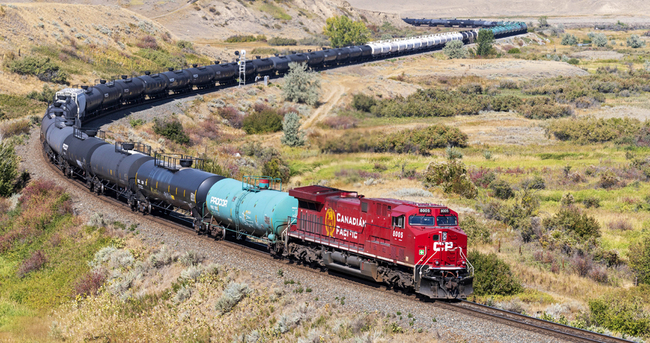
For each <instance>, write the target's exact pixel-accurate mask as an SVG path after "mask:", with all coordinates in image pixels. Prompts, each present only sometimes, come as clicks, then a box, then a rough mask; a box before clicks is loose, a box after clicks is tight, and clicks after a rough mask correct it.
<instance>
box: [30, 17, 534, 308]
mask: <svg viewBox="0 0 650 343" xmlns="http://www.w3.org/2000/svg"><path fill="white" fill-rule="evenodd" d="M488 29H490V30H493V31H494V33H495V36H496V37H504V36H508V35H514V34H520V33H523V32H525V31H526V25H525V24H523V23H515V24H513V25H505V26H494V27H489V28H488ZM477 35H478V30H472V31H465V32H453V33H442V34H435V35H426V36H420V37H414V38H404V39H391V40H386V41H379V42H372V43H369V44H367V45H362V46H353V47H345V48H337V49H324V50H322V51H309V52H307V53H295V54H290V55H287V56H274V57H269V58H256V59H253V60H245V62H244V63H243V65H241V64H238V63H236V62H235V63H223V64H221V63H215V64H213V65H209V66H201V67H199V66H197V65H194V66H192V68H188V69H182V70H173V69H169V70H168V71H166V72H162V73H157V74H151V73H148V72H147V73H145V75H142V76H138V77H132V78H128V77H122V79H121V80H114V81H105V80H102V81H101V82H100V83H99V84H98V85H95V86H92V87H83V88H81V89H76V88H66V89H63V90H61V91H59V92H57V93H56V97H55V99H54V102H53V103H52V104H50V105H49V106H48V109H47V112H46V113H45V115H44V116H43V119H42V122H41V140H42V143H43V151H44V153H45V154H46V156H47V157H48V158H49V160H50V162H51V163H53V164H54V165H56V166H57V167H58V168H59V169H60V170H61V171H62V172H63V173H64V175H66V176H67V177H70V178H76V179H79V180H82V181H83V182H84V183H85V185H86V187H87V188H88V189H89V190H90V191H93V192H95V193H97V194H106V195H110V196H113V197H116V198H118V199H121V200H123V201H124V202H125V203H127V204H128V205H129V206H130V207H131V209H132V210H133V211H139V212H142V213H146V214H154V213H156V214H162V215H166V214H169V213H170V212H172V211H174V212H176V213H178V212H182V213H184V215H185V216H186V217H187V218H190V219H191V221H192V224H193V225H192V226H193V228H194V229H195V230H196V231H197V232H201V233H208V234H210V235H212V236H214V237H226V235H228V234H230V235H232V236H235V237H237V238H244V237H250V238H254V239H256V240H257V241H261V242H264V243H266V244H267V247H268V250H269V252H270V253H271V254H273V255H276V256H280V257H289V258H293V259H296V260H299V261H302V262H304V263H308V264H311V265H317V266H320V267H325V268H329V269H332V270H338V271H340V272H344V273H348V274H353V275H357V276H360V277H364V278H368V279H370V280H374V281H376V282H381V283H385V284H388V285H390V286H392V287H396V288H403V289H408V290H412V291H414V292H416V293H419V294H422V295H424V296H426V297H430V298H436V299H451V298H464V297H467V296H468V295H469V294H471V293H472V291H473V275H474V271H473V267H472V266H471V264H470V263H469V261H468V260H467V235H466V234H465V233H464V232H463V230H462V229H461V228H460V227H459V225H458V215H457V213H456V212H454V211H452V210H451V209H449V208H447V207H446V206H441V205H434V204H419V203H413V202H409V201H402V200H395V199H371V198H365V197H364V196H363V195H359V194H357V193H356V192H349V191H343V190H339V189H334V188H329V187H321V186H307V187H299V188H296V189H293V190H290V191H289V192H288V193H286V192H282V191H281V190H278V189H274V188H280V189H281V184H280V185H279V187H274V185H277V184H278V183H279V180H278V179H273V178H269V177H246V178H245V179H244V180H242V181H239V180H234V179H230V178H226V177H223V176H220V175H215V174H211V173H208V172H205V171H203V170H201V168H200V167H201V162H202V161H201V160H199V159H195V158H192V157H189V156H183V155H174V156H170V155H161V154H158V153H155V152H152V151H151V148H150V147H149V146H147V145H144V144H141V143H133V142H115V143H114V144H109V143H107V142H106V141H104V140H102V139H100V138H97V137H95V136H96V135H97V130H84V131H82V130H81V129H79V127H81V125H83V124H84V123H88V122H89V121H92V120H93V119H95V118H97V117H98V116H101V115H103V114H106V113H109V112H111V111H113V110H116V109H120V108H126V107H130V106H134V105H136V104H140V103H143V102H145V101H150V100H154V99H158V98H164V97H169V96H174V95H175V94H180V93H187V92H191V91H194V90H195V89H207V88H212V87H216V86H217V85H219V86H226V85H232V84H234V83H236V82H237V80H238V78H239V77H240V73H243V74H245V75H244V76H243V77H246V78H247V79H248V78H253V77H256V76H281V75H283V74H285V73H286V72H287V71H288V70H289V63H291V62H295V63H303V64H306V65H307V66H308V67H309V68H311V69H314V70H318V69H323V68H328V67H335V66H342V65H348V64H351V63H359V62H364V61H369V60H375V59H383V58H390V57H393V56H399V55H405V54H413V53H419V52H426V51H431V50H434V49H438V48H440V47H442V46H444V44H445V43H447V42H449V41H453V40H462V41H464V42H471V41H473V39H475V38H476V37H477ZM193 167H195V168H193Z"/></svg>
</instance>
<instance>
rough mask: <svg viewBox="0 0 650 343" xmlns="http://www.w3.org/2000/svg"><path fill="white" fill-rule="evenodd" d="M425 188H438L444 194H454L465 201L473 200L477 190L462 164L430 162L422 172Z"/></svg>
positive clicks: (456, 162) (455, 161) (457, 162)
mask: <svg viewBox="0 0 650 343" xmlns="http://www.w3.org/2000/svg"><path fill="white" fill-rule="evenodd" d="M424 184H425V185H426V186H429V187H431V186H440V187H441V188H442V189H443V191H444V192H445V193H455V194H458V195H461V196H463V197H465V198H467V199H474V198H476V196H477V195H478V190H477V188H476V186H475V185H474V183H472V180H470V178H469V176H468V175H467V167H465V164H463V162H460V161H458V160H451V161H448V162H431V163H429V166H427V169H426V171H425V172H424Z"/></svg>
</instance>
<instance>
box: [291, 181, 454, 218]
mask: <svg viewBox="0 0 650 343" xmlns="http://www.w3.org/2000/svg"><path fill="white" fill-rule="evenodd" d="M289 195H291V196H292V197H295V198H297V199H299V200H304V201H312V202H317V203H324V202H325V200H326V199H327V198H331V197H340V198H342V200H348V199H349V200H352V199H355V200H359V199H361V198H363V195H359V194H358V193H357V192H351V191H344V190H340V189H338V188H332V187H325V186H318V185H313V186H305V187H297V188H294V189H292V190H290V191H289ZM366 200H373V201H376V202H382V203H387V204H391V205H394V206H396V207H394V208H393V210H397V209H398V207H401V210H402V211H404V212H406V211H409V210H411V209H412V208H414V207H415V208H420V207H438V208H446V207H447V206H444V205H438V204H423V203H417V202H413V201H408V200H399V199H388V198H366ZM397 211H399V210H397Z"/></svg>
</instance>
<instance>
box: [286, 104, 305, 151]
mask: <svg viewBox="0 0 650 343" xmlns="http://www.w3.org/2000/svg"><path fill="white" fill-rule="evenodd" d="M282 131H284V136H283V137H282V139H281V141H282V144H284V145H288V146H301V145H304V144H305V140H304V139H303V136H304V133H303V132H302V131H301V130H300V117H298V114H297V113H294V112H289V113H287V114H286V115H285V116H284V121H282Z"/></svg>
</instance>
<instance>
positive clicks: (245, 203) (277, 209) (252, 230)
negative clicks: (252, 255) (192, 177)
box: [206, 179, 298, 240]
mask: <svg viewBox="0 0 650 343" xmlns="http://www.w3.org/2000/svg"><path fill="white" fill-rule="evenodd" d="M206 201H207V202H206V204H207V207H208V210H209V211H210V213H211V214H212V215H213V216H215V218H217V220H219V221H220V222H221V224H222V225H223V226H227V227H228V228H229V229H231V230H237V229H239V230H240V231H243V232H245V233H247V234H249V235H253V236H256V237H268V238H269V239H272V240H273V239H275V238H276V237H277V238H279V237H280V234H281V233H282V231H283V230H284V228H285V225H286V224H287V220H288V218H289V217H291V218H295V217H296V213H297V210H298V200H297V199H296V198H294V197H292V196H289V194H287V193H285V192H280V191H276V190H272V189H260V188H259V187H258V185H251V184H248V183H244V182H241V181H237V180H233V179H223V180H221V181H219V182H217V183H216V184H215V185H214V186H212V188H211V189H210V191H209V192H208V197H207V199H206ZM271 235H274V236H271Z"/></svg>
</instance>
